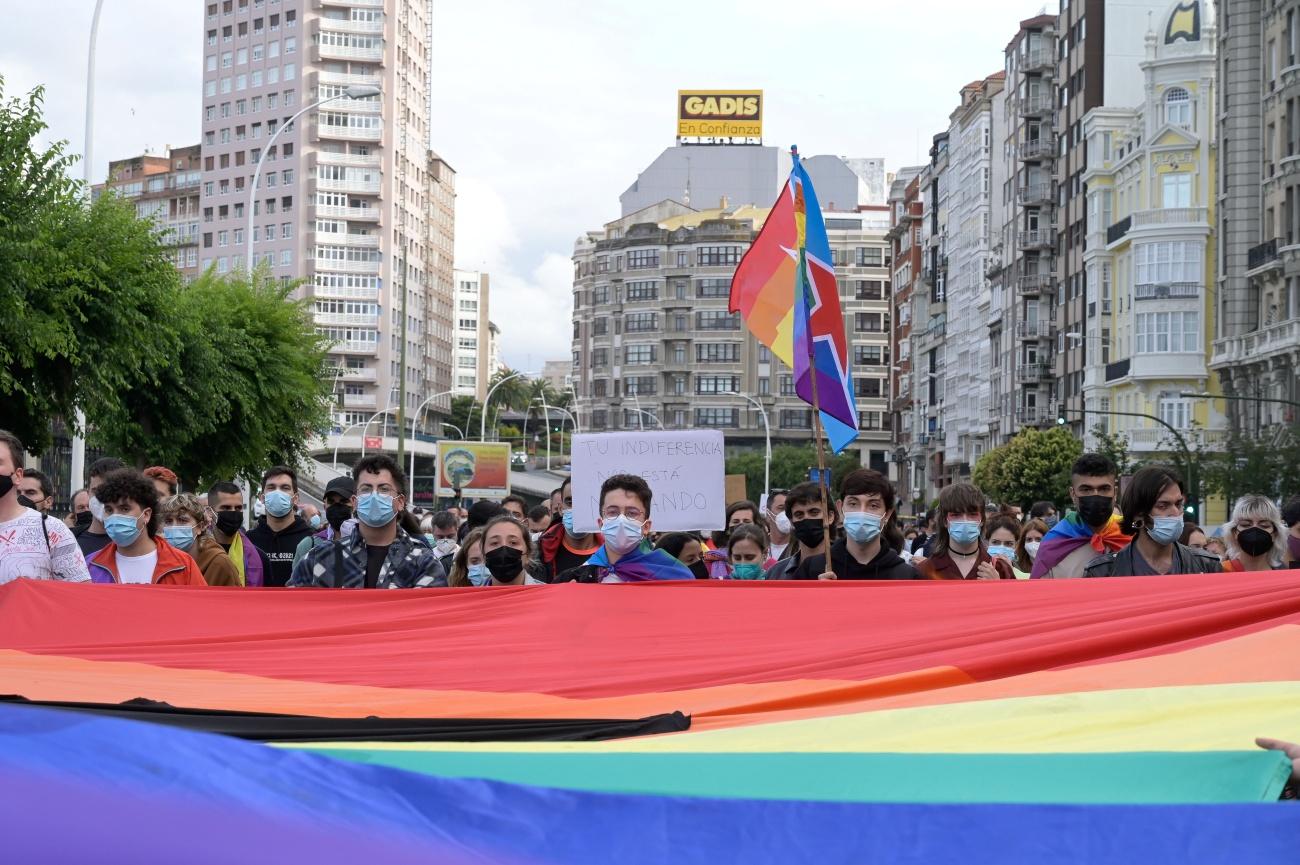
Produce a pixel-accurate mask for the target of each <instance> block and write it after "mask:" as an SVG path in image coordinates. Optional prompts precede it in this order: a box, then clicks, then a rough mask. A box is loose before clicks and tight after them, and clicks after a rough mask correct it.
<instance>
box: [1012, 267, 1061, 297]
mask: <svg viewBox="0 0 1300 865" xmlns="http://www.w3.org/2000/svg"><path fill="white" fill-rule="evenodd" d="M1016 288H1017V289H1018V290H1019V291H1020V294H1021V295H1023V296H1025V297H1037V296H1038V295H1040V294H1042V293H1043V292H1047V293H1049V294H1050V293H1051V292H1052V291H1054V290H1055V289H1056V277H1054V276H1052V274H1050V273H1028V274H1025V275H1024V276H1021V277H1020V278H1019V279H1017V280H1016Z"/></svg>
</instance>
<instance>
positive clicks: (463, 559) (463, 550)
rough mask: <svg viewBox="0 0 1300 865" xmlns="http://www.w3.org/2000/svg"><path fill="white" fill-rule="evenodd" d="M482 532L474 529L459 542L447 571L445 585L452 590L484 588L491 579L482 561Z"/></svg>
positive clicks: (485, 564)
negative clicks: (474, 587) (472, 587)
mask: <svg viewBox="0 0 1300 865" xmlns="http://www.w3.org/2000/svg"><path fill="white" fill-rule="evenodd" d="M483 534H484V532H483V530H482V529H474V530H473V531H471V532H470V533H469V534H467V535H465V537H463V538H461V540H460V548H459V549H458V550H457V551H456V555H455V557H454V558H453V559H452V563H451V569H450V570H449V571H447V585H449V586H451V587H452V588H453V589H463V588H467V587H470V586H476V587H477V586H486V585H487V584H488V582H489V581H490V580H491V579H492V574H490V573H489V572H488V569H487V563H486V562H485V561H484V560H483Z"/></svg>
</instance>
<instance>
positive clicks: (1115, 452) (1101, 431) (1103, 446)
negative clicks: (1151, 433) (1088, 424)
mask: <svg viewBox="0 0 1300 865" xmlns="http://www.w3.org/2000/svg"><path fill="white" fill-rule="evenodd" d="M1092 435H1093V437H1094V438H1096V439H1097V447H1096V452H1097V453H1099V454H1101V455H1102V456H1105V457H1109V458H1110V461H1111V462H1113V463H1114V464H1115V467H1116V468H1117V469H1119V476H1120V477H1124V476H1126V475H1130V474H1132V473H1133V470H1134V469H1135V468H1136V467H1137V466H1136V465H1135V463H1134V462H1133V459H1132V458H1131V457H1130V456H1129V450H1128V436H1126V435H1124V434H1123V433H1115V434H1113V435H1112V434H1111V433H1109V432H1107V431H1106V428H1105V427H1104V426H1102V425H1101V424H1097V425H1096V426H1094V427H1093V428H1092Z"/></svg>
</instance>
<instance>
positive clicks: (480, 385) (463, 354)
mask: <svg viewBox="0 0 1300 865" xmlns="http://www.w3.org/2000/svg"><path fill="white" fill-rule="evenodd" d="M453 279H454V282H455V284H456V291H455V303H456V305H455V310H454V320H455V333H456V343H455V347H454V349H453V352H452V353H453V356H454V358H455V373H454V375H455V380H454V382H453V383H452V390H453V393H455V395H456V396H472V397H474V399H476V400H478V401H479V402H482V401H483V400H484V399H485V398H486V397H487V389H488V381H489V380H490V379H491V378H492V370H491V362H492V359H491V358H492V343H491V338H490V334H489V333H488V325H489V324H490V322H489V321H488V313H489V311H490V307H489V303H488V286H489V282H490V280H489V279H488V275H487V274H486V273H480V272H478V271H475V270H457V271H455V274H454V277H453Z"/></svg>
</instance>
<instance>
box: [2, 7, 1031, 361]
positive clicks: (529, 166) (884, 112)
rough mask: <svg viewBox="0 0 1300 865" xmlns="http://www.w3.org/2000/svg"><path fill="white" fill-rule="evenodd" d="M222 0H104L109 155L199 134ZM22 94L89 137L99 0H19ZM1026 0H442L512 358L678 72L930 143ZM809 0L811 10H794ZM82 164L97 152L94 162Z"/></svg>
mask: <svg viewBox="0 0 1300 865" xmlns="http://www.w3.org/2000/svg"><path fill="white" fill-rule="evenodd" d="M204 2H205V0H104V11H103V17H102V20H101V23H100V33H99V54H98V75H97V81H98V84H97V90H96V127H95V140H94V147H95V149H94V163H95V165H94V168H95V175H96V177H98V178H102V177H103V176H104V174H105V172H106V171H107V165H108V161H109V160H110V159H120V158H124V157H128V156H132V155H135V154H138V153H141V152H143V151H144V149H145V148H152V149H153V150H154V151H155V152H158V151H161V150H162V149H163V148H164V147H166V146H167V145H172V146H182V145H186V144H193V143H196V142H197V141H198V140H199V126H200V111H201V94H202V90H201V67H200V64H201V62H202V40H203V9H204ZM4 5H5V7H6V8H5V13H6V14H5V24H4V29H5V31H6V33H7V34H8V35H7V37H6V38H5V40H4V41H3V44H2V45H0V75H3V76H4V78H5V92H6V95H8V96H12V95H14V94H16V93H19V92H25V91H27V90H30V89H31V88H32V87H34V86H36V85H38V84H39V85H44V86H45V88H46V112H47V113H46V116H47V120H48V122H49V124H50V127H51V136H52V137H53V138H56V139H66V140H67V141H68V144H69V148H70V150H71V151H72V152H74V153H77V154H80V153H82V152H83V146H84V141H83V139H84V131H83V130H84V111H85V74H86V45H87V40H88V38H89V34H90V18H91V11H92V10H93V8H94V2H93V0H44V2H41V3H21V4H20V3H16V2H8V3H5V4H4ZM1047 8H1050V9H1051V10H1052V11H1055V8H1056V4H1055V3H1051V4H1049V6H1044V4H1043V3H1042V2H1020V0H980V2H978V3H973V2H970V0H912V2H908V3H886V2H882V0H801V2H800V3H798V4H792V3H777V2H768V0H748V2H740V0H660V2H657V3H634V2H631V0H603V2H591V0H585V2H578V0H475V2H450V0H434V21H435V31H434V75H433V77H434V95H433V112H434V113H433V123H432V126H433V133H432V134H433V141H432V142H431V144H432V147H433V149H434V150H436V151H437V152H438V153H440V154H441V155H442V156H443V157H444V158H446V159H447V160H448V162H450V163H451V165H452V166H453V167H454V168H455V169H456V171H457V173H458V174H457V185H458V190H459V196H458V198H457V207H456V255H457V264H458V266H460V267H465V268H469V269H480V270H486V271H488V272H489V273H490V274H491V281H492V299H491V305H492V318H493V320H495V321H496V322H497V324H499V325H500V326H501V330H502V339H503V355H504V359H505V360H506V362H507V363H509V364H510V365H512V366H514V367H516V368H520V369H525V370H536V369H540V368H541V365H542V362H543V361H544V360H549V359H555V358H567V357H568V356H569V352H570V349H569V337H570V334H571V332H572V326H571V324H570V318H569V313H570V291H571V279H572V272H573V270H572V265H571V263H570V255H571V254H572V249H573V240H574V238H576V237H577V236H578V234H580V233H581V232H582V231H584V230H586V229H588V228H596V227H599V226H600V225H602V224H604V223H605V222H607V221H609V220H611V219H615V218H617V217H618V216H619V210H618V207H619V204H618V196H619V194H620V193H622V192H623V190H624V189H626V188H627V187H628V186H629V185H630V184H631V183H632V181H633V180H635V179H636V176H637V174H638V172H640V171H641V170H642V169H643V168H645V167H646V166H647V165H649V163H650V162H651V161H652V160H653V159H654V158H655V156H657V155H658V154H659V152H660V151H661V150H663V148H665V147H668V146H670V145H672V143H673V137H674V134H675V125H674V113H673V112H674V101H675V98H676V91H677V89H678V88H715V87H716V88H728V87H730V88H738V89H762V90H764V91H765V98H766V105H765V112H764V113H765V115H766V117H765V129H764V138H765V142H766V143H768V144H774V145H779V146H781V147H788V146H789V145H790V144H792V143H795V144H798V145H799V148H800V152H802V153H804V154H806V155H815V154H818V153H834V154H839V155H843V156H866V157H871V156H875V157H884V159H885V160H886V166H887V168H888V170H891V171H892V170H895V169H897V168H898V167H900V166H903V165H912V164H916V163H918V162H920V161H921V160H922V158H923V156H924V154H925V152H926V150H927V148H928V145H929V138H930V136H931V135H933V134H934V133H935V132H938V131H940V130H941V129H943V128H946V126H947V117H948V114H949V112H950V111H951V110H952V109H953V108H954V107H955V105H956V100H957V94H958V90H959V89H960V87H961V86H962V85H963V84H965V83H967V82H969V81H971V80H974V79H977V78H981V77H983V76H985V75H988V74H990V73H992V72H996V71H997V70H999V69H1001V68H1002V50H1003V48H1004V47H1005V46H1006V43H1007V42H1008V41H1009V40H1010V39H1011V37H1012V36H1013V35H1014V34H1015V32H1016V27H1017V24H1018V22H1019V21H1020V20H1021V19H1024V18H1029V17H1032V16H1034V15H1037V14H1040V13H1041V12H1042V11H1044V10H1045V9H1047ZM796 9H797V12H796V11H795V10H796ZM77 171H78V175H80V168H78V169H77Z"/></svg>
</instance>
